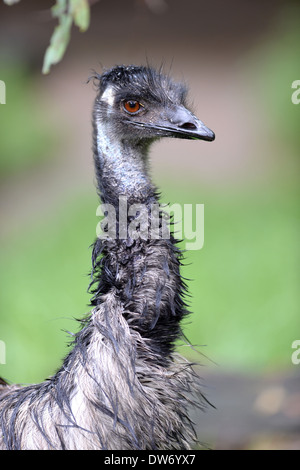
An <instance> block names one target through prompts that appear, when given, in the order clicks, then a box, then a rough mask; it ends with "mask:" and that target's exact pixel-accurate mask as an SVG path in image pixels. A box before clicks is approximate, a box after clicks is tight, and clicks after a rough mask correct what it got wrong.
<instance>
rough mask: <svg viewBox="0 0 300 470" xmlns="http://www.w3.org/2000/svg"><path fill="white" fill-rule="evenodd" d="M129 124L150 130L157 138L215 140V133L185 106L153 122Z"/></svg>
mask: <svg viewBox="0 0 300 470" xmlns="http://www.w3.org/2000/svg"><path fill="white" fill-rule="evenodd" d="M128 123H130V124H132V125H134V126H137V127H142V128H144V129H149V130H151V131H152V133H153V134H155V136H157V137H178V138H181V139H195V140H207V141H209V142H212V141H213V140H215V134H214V132H213V131H211V130H210V129H209V128H208V127H206V126H205V125H204V124H203V122H202V121H200V119H198V118H196V116H194V114H192V113H191V111H189V110H188V109H186V108H185V107H184V106H176V107H173V108H172V109H171V108H169V109H167V110H164V111H163V113H162V114H161V115H160V116H159V117H158V118H157V119H155V120H153V121H152V122H148V123H147V122H139V121H128Z"/></svg>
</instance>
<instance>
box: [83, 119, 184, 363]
mask: <svg viewBox="0 0 300 470" xmlns="http://www.w3.org/2000/svg"><path fill="white" fill-rule="evenodd" d="M147 151H148V146H147V145H145V144H140V145H137V144H136V145H134V146H133V145H132V146H130V145H125V144H124V142H114V139H113V137H112V136H111V135H110V134H109V132H107V129H105V124H103V125H102V127H99V125H98V126H97V129H96V134H95V136H94V158H95V165H96V174H97V180H98V186H99V192H100V197H101V199H102V201H103V202H104V203H109V204H112V205H113V206H114V207H115V210H116V214H117V217H119V216H120V214H119V207H120V197H125V198H126V200H127V204H128V205H127V210H128V209H129V206H130V205H131V204H136V203H139V204H141V205H144V207H145V210H146V214H147V217H148V221H150V220H151V213H150V212H151V208H153V204H155V203H157V192H156V189H155V187H154V186H153V184H152V183H151V180H150V178H149V176H148V172H147V159H146V157H147ZM160 215H161V213H160ZM133 218H134V217H133ZM125 220H126V224H127V229H128V227H129V225H130V224H131V223H132V217H131V218H130V217H129V216H128V217H127V218H126V219H125ZM160 228H161V227H160ZM125 233H126V235H125V237H124V236H123V237H120V236H118V235H119V231H117V232H116V235H117V236H116V237H115V238H114V237H108V238H107V239H104V240H103V239H97V240H96V242H95V244H94V250H93V273H92V278H93V280H92V283H91V286H90V287H92V289H91V292H92V293H93V294H94V297H93V299H92V305H100V304H101V303H102V302H103V298H104V296H105V295H106V294H108V293H110V292H112V290H114V292H115V293H117V295H118V298H119V299H120V301H121V303H122V306H123V310H124V317H125V318H127V320H128V323H129V324H130V325H133V326H134V327H135V328H137V329H138V330H139V331H140V333H141V334H142V336H144V337H147V338H149V339H150V338H151V340H152V342H153V346H154V348H155V349H156V350H157V351H158V352H159V354H161V355H162V356H163V355H165V356H168V354H169V353H170V352H171V351H172V349H173V347H174V340H175V339H177V338H178V336H179V335H180V332H181V330H180V326H179V322H180V320H181V319H182V317H183V316H184V315H185V314H186V313H187V311H186V309H185V303H184V301H183V299H182V295H183V292H184V289H185V288H184V285H183V282H182V280H181V277H180V272H179V269H180V258H181V253H180V251H179V249H178V248H177V247H176V243H175V241H174V239H173V238H172V236H169V237H161V236H160V237H152V236H151V235H149V236H147V237H143V236H141V237H137V238H132V237H131V236H130V235H129V230H128V231H127V230H126V232H125ZM148 234H149V232H148ZM160 235H161V232H160ZM154 331H155V334H154Z"/></svg>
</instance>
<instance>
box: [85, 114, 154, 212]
mask: <svg viewBox="0 0 300 470" xmlns="http://www.w3.org/2000/svg"><path fill="white" fill-rule="evenodd" d="M150 143H151V141H150V142H149V141H148V142H146V141H134V140H133V141H128V140H126V141H124V140H122V139H118V138H117V136H116V134H114V133H113V132H112V130H110V128H109V126H108V125H107V124H106V123H104V122H99V121H96V122H94V161H95V169H96V176H97V183H98V188H99V193H100V197H101V199H102V201H103V202H105V203H110V204H112V205H114V206H115V207H116V208H117V207H118V205H119V198H120V196H122V197H126V198H127V199H128V201H129V203H131V204H133V203H143V204H150V203H153V202H154V200H155V199H156V197H155V188H154V186H153V185H152V183H151V180H150V178H149V175H148V165H147V154H148V150H149V145H150Z"/></svg>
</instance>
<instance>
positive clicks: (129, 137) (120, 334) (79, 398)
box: [0, 66, 214, 450]
mask: <svg viewBox="0 0 300 470" xmlns="http://www.w3.org/2000/svg"><path fill="white" fill-rule="evenodd" d="M94 78H95V82H96V83H97V87H98V95H97V98H96V100H95V105H94V111H93V129H94V135H93V142H94V147H93V149H94V161H95V169H96V176H97V182H98V189H99V195H100V198H101V201H102V202H103V203H105V204H111V205H112V206H113V207H114V208H115V210H116V211H117V212H118V211H119V198H120V197H126V200H127V201H128V204H130V205H132V204H143V206H144V207H145V208H146V211H148V213H149V217H150V208H151V205H152V204H153V203H155V202H158V192H157V189H156V188H155V186H154V185H153V183H152V182H151V179H150V176H149V173H148V151H149V147H150V145H151V143H152V142H153V141H154V140H156V139H158V138H161V137H168V136H170V137H181V138H193V139H203V140H213V139H214V134H213V132H212V131H210V130H209V129H207V128H206V127H205V126H204V124H203V123H202V122H201V121H199V120H198V119H197V118H196V117H195V116H194V115H193V114H192V113H191V112H190V111H188V109H187V107H186V103H185V97H186V90H185V89H184V88H183V87H182V86H181V85H178V84H176V83H174V82H173V81H171V80H170V79H169V78H168V77H166V76H164V75H162V74H161V73H160V72H156V71H154V70H153V69H150V68H148V67H136V66H129V67H125V66H118V67H115V68H113V69H111V70H109V71H106V72H104V73H103V74H102V75H101V76H100V75H96V76H95V77H94ZM129 222H130V220H129V218H128V219H127V225H128V224H129ZM119 232H120V227H118V226H117V227H116V237H115V238H112V237H110V236H107V237H106V238H103V239H100V238H98V239H97V240H96V242H95V244H94V247H93V255H92V282H91V286H90V289H91V292H92V293H93V298H92V301H91V302H92V305H93V309H92V311H91V313H90V314H89V315H88V316H87V317H86V318H85V319H83V320H82V328H81V330H80V331H79V332H78V333H77V334H76V336H75V339H74V344H73V349H72V350H71V352H70V354H69V355H68V356H67V357H66V358H65V360H64V362H63V365H62V366H61V368H60V369H59V370H58V372H57V373H56V374H55V375H54V376H52V377H50V378H49V379H48V380H46V381H45V382H43V383H40V384H36V385H30V386H27V387H19V386H9V385H7V384H5V383H4V381H1V380H0V429H1V430H0V449H108V450H111V449H112V450H115V449H124V450H126V449H128V450H129V449H135V450H139V449H189V448H190V446H191V445H192V444H193V442H195V438H196V437H195V433H194V430H193V426H192V423H191V421H190V419H189V416H188V408H189V407H190V406H191V405H195V406H204V404H205V398H204V397H203V395H202V393H201V390H200V387H199V381H198V378H197V376H196V374H195V373H194V371H193V369H192V367H191V365H190V364H189V363H188V362H187V361H185V360H184V359H183V358H181V357H180V356H179V355H178V354H176V353H175V352H174V342H175V340H177V339H178V338H179V337H180V336H181V335H182V331H181V327H180V322H181V320H182V319H183V318H184V317H185V316H186V315H187V314H188V311H187V310H186V305H185V302H184V292H185V285H184V283H183V281H182V279H181V276H180V262H181V253H180V251H179V249H178V248H177V246H176V241H175V240H174V239H173V238H172V237H170V239H163V238H159V239H151V238H149V239H143V238H142V237H137V238H135V239H132V238H131V237H130V235H129V233H127V236H126V237H125V238H124V237H123V238H121V237H118V234H119Z"/></svg>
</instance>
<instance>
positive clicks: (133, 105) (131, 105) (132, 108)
mask: <svg viewBox="0 0 300 470" xmlns="http://www.w3.org/2000/svg"><path fill="white" fill-rule="evenodd" d="M123 106H124V109H125V111H127V113H130V114H136V113H138V112H139V111H140V110H141V108H142V105H141V103H139V102H138V101H135V100H128V101H124V104H123Z"/></svg>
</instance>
